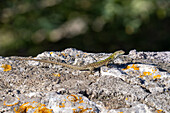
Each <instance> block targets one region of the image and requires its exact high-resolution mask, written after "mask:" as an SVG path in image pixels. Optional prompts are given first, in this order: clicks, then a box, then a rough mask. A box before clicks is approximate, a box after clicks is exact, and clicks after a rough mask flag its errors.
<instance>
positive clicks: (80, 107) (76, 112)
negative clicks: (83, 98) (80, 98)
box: [72, 106, 94, 113]
mask: <svg viewBox="0 0 170 113" xmlns="http://www.w3.org/2000/svg"><path fill="white" fill-rule="evenodd" d="M78 109H80V110H78ZM78 109H75V108H74V109H72V110H73V113H84V112H86V111H87V110H90V111H89V113H94V112H93V111H91V110H92V108H85V109H84V107H83V106H78ZM76 110H78V111H76Z"/></svg>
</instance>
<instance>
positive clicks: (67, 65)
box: [16, 58, 86, 70]
mask: <svg viewBox="0 0 170 113" xmlns="http://www.w3.org/2000/svg"><path fill="white" fill-rule="evenodd" d="M16 60H32V61H39V62H44V63H51V64H57V65H61V66H64V67H68V68H71V69H75V70H86V68H84V67H79V66H73V65H69V64H65V63H61V62H53V61H48V60H41V59H32V58H22V59H21V58H16Z"/></svg>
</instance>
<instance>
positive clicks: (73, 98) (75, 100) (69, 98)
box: [67, 94, 79, 102]
mask: <svg viewBox="0 0 170 113" xmlns="http://www.w3.org/2000/svg"><path fill="white" fill-rule="evenodd" d="M67 99H68V100H69V101H71V102H77V101H78V100H79V98H78V96H77V95H73V94H71V95H68V96H67Z"/></svg>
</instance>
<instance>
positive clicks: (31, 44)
mask: <svg viewBox="0 0 170 113" xmlns="http://www.w3.org/2000/svg"><path fill="white" fill-rule="evenodd" d="M169 7H170V1H168V0H101V1H99V0H27V1H26V0H22V1H19V0H4V1H2V0H1V4H0V55H3V56H8V55H25V56H27V55H36V54H38V53H41V52H43V51H45V50H55V51H56V50H62V49H65V48H68V47H73V48H77V49H81V50H84V51H90V52H113V51H114V50H117V49H124V50H126V51H129V50H130V49H134V48H135V49H137V50H143V51H147V50H148V51H164V50H169V49H170V47H169V45H170V34H169V31H170V30H169V29H170V26H169V25H170V8H169Z"/></svg>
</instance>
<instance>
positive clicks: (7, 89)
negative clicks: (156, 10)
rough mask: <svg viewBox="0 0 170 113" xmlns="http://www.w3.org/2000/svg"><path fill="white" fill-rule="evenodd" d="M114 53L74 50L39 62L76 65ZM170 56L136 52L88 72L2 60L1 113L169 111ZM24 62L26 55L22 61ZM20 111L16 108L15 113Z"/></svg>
mask: <svg viewBox="0 0 170 113" xmlns="http://www.w3.org/2000/svg"><path fill="white" fill-rule="evenodd" d="M110 55H111V54H106V53H86V52H83V51H80V50H76V49H73V48H69V49H65V50H64V51H61V52H54V51H53V52H44V53H41V54H39V55H37V56H36V59H46V60H50V61H57V62H62V63H66V64H70V65H75V66H82V65H87V64H89V63H93V62H98V61H101V60H104V59H106V58H107V57H108V56H110ZM169 56H170V52H168V51H166V52H137V51H136V50H132V51H130V52H129V54H128V55H122V56H120V57H118V58H116V59H115V60H114V61H113V62H110V63H109V65H108V67H107V66H101V67H99V68H98V69H96V70H94V74H90V73H89V71H86V70H84V71H81V70H73V69H70V68H67V67H63V66H60V65H55V64H50V63H43V62H37V61H24V60H23V61H19V60H15V59H16V58H18V57H17V56H13V57H0V112H2V113H12V112H14V111H15V112H21V113H25V111H24V109H29V110H28V112H27V113H32V112H34V111H39V112H48V113H58V112H60V113H72V112H77V113H78V112H83V113H89V112H94V113H118V112H123V113H131V112H139V113H155V112H160V113H163V112H165V113H169V112H170V82H169V81H170V73H169V72H170V69H169V64H170V57H169ZM20 58H21V57H20ZM14 108H15V109H14Z"/></svg>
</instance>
